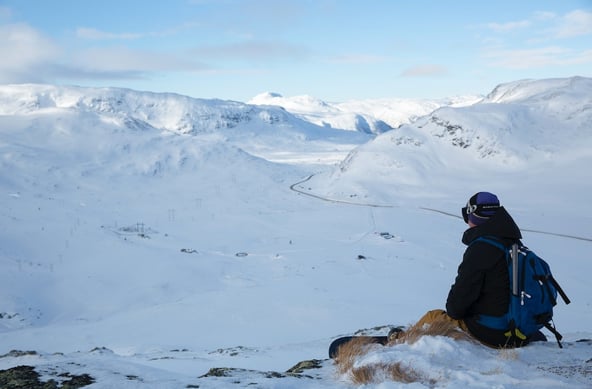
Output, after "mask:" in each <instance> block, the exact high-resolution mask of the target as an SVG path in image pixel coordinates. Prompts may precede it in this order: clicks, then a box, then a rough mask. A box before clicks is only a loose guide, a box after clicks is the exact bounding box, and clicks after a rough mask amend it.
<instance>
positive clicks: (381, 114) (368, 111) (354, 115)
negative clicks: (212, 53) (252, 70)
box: [249, 92, 482, 134]
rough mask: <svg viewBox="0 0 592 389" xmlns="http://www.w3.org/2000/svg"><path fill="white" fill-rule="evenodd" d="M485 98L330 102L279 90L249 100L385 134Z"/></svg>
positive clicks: (338, 125)
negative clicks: (429, 115)
mask: <svg viewBox="0 0 592 389" xmlns="http://www.w3.org/2000/svg"><path fill="white" fill-rule="evenodd" d="M481 99H482V97H477V96H462V97H456V98H449V99H439V100H427V99H375V100H354V101H346V102H340V103H329V102H326V101H322V100H319V99H316V98H314V97H311V96H306V95H304V96H294V97H284V96H282V95H281V94H279V93H271V92H266V93H262V94H260V95H258V96H255V97H254V98H253V99H251V100H250V101H249V103H250V104H257V105H268V106H279V107H283V108H285V109H286V110H287V111H288V112H291V113H293V114H294V115H296V116H298V117H300V118H302V119H304V120H307V121H310V122H311V123H314V124H317V125H319V126H324V127H332V128H339V129H345V130H352V131H360V132H363V133H370V134H381V133H383V132H386V131H389V130H392V129H393V128H397V127H399V126H400V125H402V124H406V123H411V122H413V121H414V120H416V119H417V118H418V117H421V116H424V115H427V114H429V113H430V112H432V111H434V110H436V109H438V108H440V107H443V106H455V107H458V106H465V105H471V104H474V103H476V102H478V101H480V100H481Z"/></svg>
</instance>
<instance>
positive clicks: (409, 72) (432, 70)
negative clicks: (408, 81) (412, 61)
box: [401, 65, 448, 77]
mask: <svg viewBox="0 0 592 389" xmlns="http://www.w3.org/2000/svg"><path fill="white" fill-rule="evenodd" d="M447 73H448V70H447V69H446V68H445V67H444V66H441V65H417V66H413V67H411V68H409V69H406V70H404V71H403V72H402V73H401V76H402V77H433V76H442V75H445V74H447Z"/></svg>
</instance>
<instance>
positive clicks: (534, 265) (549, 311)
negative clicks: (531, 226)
mask: <svg viewBox="0 0 592 389" xmlns="http://www.w3.org/2000/svg"><path fill="white" fill-rule="evenodd" d="M475 242H485V243H488V244H491V245H493V246H495V247H497V248H499V249H500V250H502V251H503V252H504V253H505V255H506V261H507V264H508V273H509V275H510V304H509V308H508V312H507V313H506V314H505V315H503V316H488V315H479V323H480V324H482V325H484V326H486V327H489V328H493V329H497V330H507V332H506V333H505V335H506V336H507V337H508V340H511V339H512V338H513V340H514V341H516V342H517V343H519V344H520V343H527V342H528V339H529V338H530V337H532V336H533V335H534V334H535V333H536V332H537V331H539V330H540V329H541V328H543V327H545V328H547V329H548V330H549V331H551V332H552V333H553V334H554V335H555V338H556V339H557V344H558V345H559V347H563V346H562V345H561V339H562V336H561V334H560V333H559V332H558V331H557V330H556V329H555V325H554V324H553V307H554V306H555V305H556V304H557V294H558V293H559V294H560V295H561V297H562V298H563V301H564V302H565V303H566V304H569V303H570V300H569V298H568V297H567V295H566V294H565V293H564V292H563V290H562V289H561V287H560V286H559V284H558V283H557V281H555V279H554V278H553V274H551V269H550V267H549V264H548V263H547V262H545V261H544V260H543V259H542V258H540V257H539V256H538V255H536V254H535V253H534V252H533V251H530V250H529V249H528V248H527V247H526V246H523V245H522V244H521V243H520V244H519V243H514V244H513V245H512V246H510V247H507V246H505V245H504V244H502V243H501V242H500V241H499V240H496V239H495V238H493V237H480V238H477V239H475V240H474V241H473V242H472V243H475ZM472 243H471V244H472Z"/></svg>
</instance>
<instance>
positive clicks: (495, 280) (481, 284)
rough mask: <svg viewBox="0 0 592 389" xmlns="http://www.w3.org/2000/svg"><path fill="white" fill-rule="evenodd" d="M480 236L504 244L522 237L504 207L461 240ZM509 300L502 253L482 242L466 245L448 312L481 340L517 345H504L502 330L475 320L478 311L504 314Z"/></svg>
mask: <svg viewBox="0 0 592 389" xmlns="http://www.w3.org/2000/svg"><path fill="white" fill-rule="evenodd" d="M481 236H490V237H495V238H497V239H498V240H499V241H501V242H502V243H504V244H505V245H506V246H510V245H511V244H512V243H514V242H517V241H519V240H520V239H521V238H522V234H521V233H520V229H519V228H518V226H517V225H516V223H515V222H514V220H513V219H512V217H511V216H510V214H509V213H508V212H507V211H506V210H505V209H504V208H503V207H501V208H500V209H498V211H497V212H496V214H495V215H494V216H492V217H491V218H490V219H489V220H488V221H487V222H485V223H484V224H481V225H479V226H476V227H472V228H469V229H468V230H466V231H465V232H464V234H463V237H462V242H463V243H464V244H465V245H467V246H469V245H470V244H471V242H473V241H474V240H475V239H477V238H478V237H481ZM509 301H510V280H509V275H508V268H507V265H506V259H505V254H504V253H503V252H502V251H501V250H500V249H498V248H497V247H495V246H493V245H491V244H488V243H485V242H476V243H475V244H473V245H470V246H469V247H467V249H466V250H465V253H464V255H463V260H462V262H461V264H460V265H459V267H458V274H457V276H456V279H455V281H454V285H452V287H451V288H450V292H449V293H448V299H447V300H446V311H447V313H448V315H449V316H450V317H452V318H453V319H459V320H463V321H464V322H465V324H466V325H467V328H468V329H469V331H470V332H471V334H472V335H473V336H475V337H476V338H477V339H479V340H480V341H481V342H483V343H486V344H488V345H490V346H493V347H504V346H516V344H507V338H506V336H505V335H504V332H505V331H500V330H494V329H491V328H488V327H484V326H482V325H481V324H479V323H478V319H479V314H484V315H491V316H501V315H503V314H505V313H506V312H507V311H508V307H509Z"/></svg>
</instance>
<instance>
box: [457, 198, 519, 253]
mask: <svg viewBox="0 0 592 389" xmlns="http://www.w3.org/2000/svg"><path fill="white" fill-rule="evenodd" d="M482 236H495V237H497V238H500V239H502V240H503V241H506V242H507V243H511V242H513V241H517V240H520V239H522V234H521V233H520V228H518V225H516V222H514V219H512V216H510V214H509V213H508V211H506V209H505V208H504V207H500V208H499V209H498V210H497V212H496V213H495V215H493V216H492V217H491V218H490V219H489V220H488V221H486V222H485V223H483V224H481V225H479V226H476V227H472V228H469V229H468V230H466V231H465V232H464V234H463V237H462V242H463V243H464V244H466V245H469V244H470V243H471V242H472V241H474V240H475V239H477V238H479V237H482Z"/></svg>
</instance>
